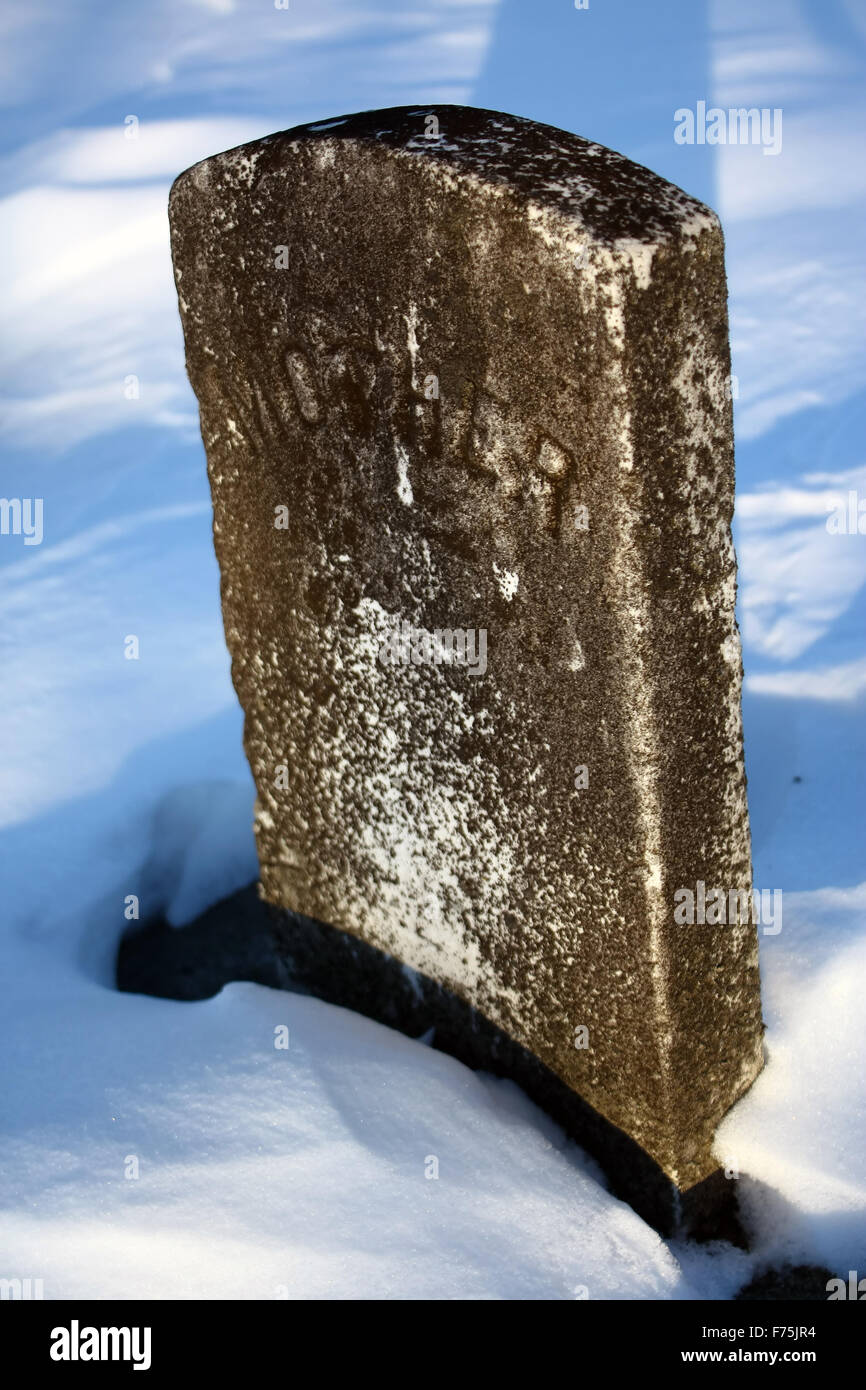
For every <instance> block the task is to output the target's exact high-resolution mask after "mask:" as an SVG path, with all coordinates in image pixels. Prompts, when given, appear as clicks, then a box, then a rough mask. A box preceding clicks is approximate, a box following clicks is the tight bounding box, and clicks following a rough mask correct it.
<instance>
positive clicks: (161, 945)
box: [117, 884, 747, 1248]
mask: <svg viewBox="0 0 866 1390" xmlns="http://www.w3.org/2000/svg"><path fill="white" fill-rule="evenodd" d="M234 980H251V981H253V982H255V983H257V984H263V985H268V986H269V987H271V988H273V989H295V990H297V989H300V990H304V991H308V992H309V993H311V994H313V995H315V996H317V997H318V998H320V999H324V1000H326V1001H327V1002H328V1003H331V1004H338V1005H341V1006H342V1007H344V1008H348V1009H352V1010H354V1011H355V1012H356V1013H361V1014H364V1015H365V1016H367V1017H368V1018H373V1019H375V1020H377V1021H378V1022H380V1023H384V1024H386V1025H387V1026H388V1027H391V1028H396V1029H398V1030H399V1031H400V1032H403V1033H406V1034H408V1035H409V1036H410V1037H416V1038H417V1037H419V1036H420V1035H422V1034H424V1033H430V1032H431V1030H432V1046H433V1047H435V1048H437V1049H438V1050H439V1051H441V1052H446V1053H448V1054H449V1055H451V1056H453V1057H456V1058H457V1059H458V1060H459V1061H461V1062H463V1063H465V1065H466V1066H469V1067H472V1068H473V1069H474V1070H480V1071H487V1072H491V1073H493V1074H494V1075H496V1076H502V1077H507V1078H509V1079H510V1080H512V1081H515V1082H516V1083H517V1084H518V1085H519V1086H520V1087H521V1088H522V1089H523V1090H524V1091H525V1092H526V1094H527V1095H528V1096H530V1098H531V1099H532V1100H533V1101H535V1103H536V1104H537V1105H539V1106H540V1107H541V1108H542V1109H543V1110H545V1111H546V1112H547V1113H548V1114H549V1115H551V1116H552V1117H553V1119H555V1120H556V1121H557V1123H559V1124H560V1125H561V1126H562V1128H563V1129H564V1130H565V1132H566V1133H567V1134H568V1135H569V1136H570V1137H571V1138H573V1139H574V1140H575V1141H576V1142H577V1143H579V1144H580V1145H581V1146H582V1147H583V1148H585V1149H586V1150H587V1152H589V1153H591V1154H592V1155H593V1157H594V1158H596V1159H597V1161H598V1162H599V1163H600V1165H601V1166H602V1168H603V1169H604V1171H605V1173H606V1174H607V1177H608V1181H609V1184H610V1187H611V1190H612V1191H613V1192H614V1193H615V1194H616V1195H617V1196H618V1197H621V1198H622V1199H623V1200H624V1201H626V1202H628V1203H629V1204H630V1205H631V1206H632V1207H633V1208H634V1209H635V1211H637V1212H638V1213H639V1215H640V1216H642V1217H643V1218H644V1220H646V1221H648V1222H649V1223H650V1224H651V1225H652V1226H654V1227H655V1229H656V1230H658V1231H659V1232H660V1233H661V1234H662V1235H664V1236H671V1235H684V1236H690V1237H691V1238H693V1239H696V1240H727V1241H729V1242H731V1243H732V1244H734V1245H738V1246H740V1247H743V1248H745V1246H746V1244H747V1241H746V1237H745V1235H744V1232H743V1229H742V1227H741V1225H740V1221H739V1217H738V1213H737V1201H736V1183H735V1182H731V1181H728V1180H726V1178H725V1177H724V1174H723V1173H722V1172H721V1171H718V1172H716V1173H715V1174H712V1175H711V1176H710V1177H709V1178H707V1179H706V1180H705V1181H704V1182H702V1183H699V1184H698V1185H697V1186H696V1187H693V1188H691V1189H690V1190H689V1191H686V1192H681V1191H679V1190H678V1189H677V1188H676V1186H675V1185H674V1184H673V1183H672V1182H671V1181H670V1179H669V1178H668V1177H667V1176H666V1174H665V1173H664V1172H663V1171H662V1169H661V1168H659V1166H658V1164H656V1163H655V1162H654V1161H653V1160H652V1159H651V1158H650V1157H649V1156H648V1155H647V1154H646V1153H644V1151H643V1150H642V1149H641V1148H640V1146H639V1145H638V1144H636V1143H635V1142H634V1140H633V1139H631V1138H629V1136H628V1135H626V1134H625V1133H624V1132H623V1131H622V1130H621V1129H618V1128H617V1127H616V1126H614V1125H611V1124H610V1123H609V1122H608V1121H607V1120H605V1119H604V1118H603V1117H602V1116H601V1115H599V1114H598V1112H597V1111H596V1110H594V1109H593V1108H592V1106H590V1105H588V1104H587V1103H586V1102H585V1101H583V1100H582V1099H581V1098H580V1096H578V1095H577V1094H576V1093H575V1092H574V1091H572V1090H571V1089H570V1088H569V1087H568V1086H566V1085H565V1084H564V1083H563V1082H562V1081H560V1080H559V1079H558V1077H556V1076H555V1075H554V1073H553V1072H552V1071H550V1069H549V1068H548V1067H546V1066H544V1065H543V1064H542V1063H541V1062H539V1060H538V1059H537V1058H536V1057H534V1056H533V1055H532V1054H531V1053H530V1052H527V1051H526V1049H525V1048H523V1047H520V1046H519V1044H517V1043H515V1042H514V1041H513V1040H512V1039H511V1038H509V1037H508V1036H507V1035H506V1034H505V1033H503V1032H502V1031H501V1029H499V1028H497V1027H495V1026H494V1025H493V1024H492V1023H490V1022H489V1021H488V1020H487V1019H486V1018H484V1017H483V1016H482V1015H481V1014H479V1013H478V1012H477V1011H476V1010H475V1009H472V1008H471V1007H470V1006H468V1005H467V1004H465V1003H463V1002H462V1001H461V1000H460V999H458V998H457V997H456V996H455V995H453V994H452V993H450V992H449V991H448V990H446V989H443V988H442V986H441V985H438V984H437V983H436V982H435V981H433V980H430V979H428V978H427V977H426V976H423V975H419V974H417V973H416V972H415V971H412V970H409V969H408V968H407V967H405V966H403V965H402V964H400V962H399V961H396V960H394V959H393V958H392V957H390V956H388V955H385V954H384V953H383V952H382V951H378V950H376V948H375V947H373V946H370V945H368V944H367V943H366V942H363V941H361V940H359V939H358V938H356V937H354V936H351V935H350V934H349V933H347V932H344V931H341V930H339V929H338V928H336V927H331V926H326V925H324V924H322V923H320V922H315V921H313V920H312V919H311V918H309V917H302V916H299V915H297V914H295V913H291V912H287V911H285V910H284V909H282V908H275V907H272V906H271V905H269V904H266V903H264V902H263V901H262V899H261V898H260V897H259V895H258V892H257V885H255V884H250V885H249V886H248V887H247V888H244V889H242V890H241V891H240V892H238V893H234V894H233V895H232V896H231V897H229V898H226V899H224V900H223V901H222V902H219V903H216V904H215V905H214V906H213V907H211V908H208V910H207V911H206V912H204V913H202V914H201V916H200V917H198V918H197V919H196V920H195V921H194V922H191V923H189V925H188V926H185V927H183V928H182V929H177V928H175V927H172V926H170V925H169V924H168V923H167V922H165V921H164V920H163V919H153V920H151V921H149V922H145V923H142V924H141V926H136V927H135V928H134V929H132V930H131V931H129V932H128V933H127V934H126V935H125V936H124V938H123V940H122V941H121V943H120V948H119V951H118V957H117V985H118V988H119V989H120V990H123V991H125V992H129V993H138V994H151V995H156V996H158V997H161V998H168V999H180V1000H197V999H207V998H212V997H213V995H215V994H217V993H218V992H219V990H220V989H222V987H223V986H224V985H226V984H229V983H230V982H232V981H234Z"/></svg>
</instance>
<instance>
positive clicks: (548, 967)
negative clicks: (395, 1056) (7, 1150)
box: [171, 106, 762, 1229]
mask: <svg viewBox="0 0 866 1390" xmlns="http://www.w3.org/2000/svg"><path fill="white" fill-rule="evenodd" d="M171 227H172V242H173V252H174V261H175V269H176V277H177V285H178V293H179V299H180V308H181V315H182V319H183V326H184V332H185V336H186V348H187V363H188V370H189V375H190V380H191V381H192V384H193V387H194V389H195V392H196V394H197V396H198V399H199V402H200V407H201V422H202V433H203V437H204V441H205V445H206V448H207V456H208V465H209V472H210V479H211V486H212V492H213V501H214V518H215V519H214V534H215V543H216V549H217V554H218V557H219V561H220V566H221V571H222V598H223V611H224V617H225V627H226V634H227V638H228V643H229V647H230V649H231V655H232V659H233V675H234V681H235V685H236V688H237V691H238V694H239V697H240V701H241V704H242V706H243V708H244V711H245V714H246V748H247V753H248V756H249V759H250V763H251V765H252V768H253V772H254V775H255V779H256V784H257V788H258V808H257V817H256V833H257V840H258V850H259V859H260V867H261V881H262V889H263V893H264V896H265V898H266V899H267V900H268V902H270V903H272V904H275V905H277V906H278V907H280V908H282V909H286V910H287V911H286V913H285V914H284V917H283V926H284V929H285V937H284V942H286V943H288V944H287V947H286V948H287V949H288V950H289V951H290V953H291V954H292V955H293V957H294V958H295V961H296V964H297V965H298V968H299V969H301V973H302V974H305V975H306V976H307V977H309V978H310V979H311V980H313V981H314V983H315V982H317V984H318V987H319V988H320V989H321V990H322V992H324V993H326V994H327V995H328V997H331V998H335V999H341V1000H344V1001H346V1002H349V1003H352V1004H355V1005H356V1006H358V1007H363V1008H366V1009H367V1010H368V1011H369V1012H371V1013H374V1014H376V1015H377V1016H379V1017H384V1018H389V1019H392V1020H393V1021H397V1022H400V1021H403V1022H404V1023H405V1022H406V1019H407V1018H408V1019H410V1021H411V1018H412V1017H414V1019H415V1021H416V1022H419V1021H420V1022H432V1023H435V1024H436V1025H437V1026H438V1027H439V1029H440V1032H441V1034H442V1035H443V1036H444V1037H445V1038H446V1043H445V1045H446V1046H450V1047H451V1048H452V1049H453V1050H455V1051H457V1052H458V1054H459V1055H464V1056H466V1057H467V1058H468V1059H470V1060H473V1059H474V1060H482V1061H483V1060H485V1058H487V1060H488V1061H489V1060H491V1059H492V1062H493V1064H495V1065H496V1066H497V1067H498V1068H499V1069H500V1070H512V1071H513V1072H514V1074H516V1075H518V1076H520V1077H521V1079H523V1080H524V1081H525V1082H526V1084H528V1086H529V1089H530V1090H532V1091H533V1093H534V1094H537V1095H538V1096H539V1097H540V1098H541V1099H542V1100H543V1101H544V1102H545V1103H547V1104H548V1105H549V1108H551V1109H552V1110H553V1111H554V1113H557V1114H558V1115H559V1116H560V1117H561V1118H563V1119H564V1121H565V1122H566V1123H568V1124H569V1126H570V1128H571V1129H572V1130H573V1131H574V1132H575V1133H577V1134H578V1136H579V1137H581V1138H583V1139H584V1141H585V1142H586V1143H587V1144H588V1146H589V1147H590V1148H591V1149H592V1150H593V1151H594V1152H596V1153H597V1154H598V1155H599V1156H600V1157H601V1158H602V1159H603V1160H604V1161H605V1162H606V1163H607V1165H608V1170H609V1172H611V1173H612V1174H613V1177H614V1181H615V1184H616V1187H617V1190H619V1191H621V1192H624V1193H625V1195H627V1196H629V1197H630V1198H631V1200H632V1201H633V1202H634V1203H635V1205H636V1206H637V1207H638V1208H639V1209H640V1210H642V1211H643V1212H644V1213H645V1214H646V1215H648V1216H649V1217H650V1219H652V1220H654V1221H656V1223H657V1224H658V1225H660V1226H661V1227H663V1228H665V1229H671V1228H672V1227H673V1226H674V1225H675V1224H676V1216H677V1212H678V1211H679V1212H681V1213H682V1212H683V1211H685V1212H686V1214H687V1218H688V1220H689V1221H690V1222H691V1223H692V1225H695V1224H700V1221H701V1219H702V1217H701V1214H700V1213H701V1209H702V1203H703V1205H704V1206H706V1204H707V1201H709V1203H710V1206H712V1204H713V1203H716V1202H718V1198H719V1184H718V1182H717V1180H716V1179H715V1178H713V1177H712V1175H713V1174H717V1172H718V1166H719V1165H718V1162H717V1160H716V1159H714V1158H713V1156H712V1152H711V1146H712V1137H713V1132H714V1130H715V1128H716V1125H717V1123H718V1121H719V1120H720V1119H721V1117H722V1116H723V1115H724V1114H725V1112H726V1111H727V1110H728V1108H729V1107H730V1106H731V1104H732V1103H733V1102H734V1101H735V1100H736V1099H737V1097H738V1096H739V1095H741V1093H742V1092H743V1091H744V1090H745V1089H746V1088H747V1087H748V1086H749V1085H750V1083H751V1082H752V1080H753V1079H754V1077H755V1075H756V1074H757V1072H758V1071H759V1069H760V1066H761V1031H762V1030H761V1018H760V1001H759V988H758V965H757V942H756V932H755V927H754V925H751V924H750V923H749V922H748V921H746V920H745V917H746V913H745V912H744V911H742V910H741V911H740V912H739V913H738V912H733V913H732V914H731V915H733V917H734V921H733V922H732V923H729V924H728V925H724V926H711V925H704V926H691V927H690V926H682V925H677V923H676V922H675V920H674V894H675V893H676V892H677V890H679V889H683V888H688V887H689V886H692V887H694V886H695V885H696V884H697V883H698V882H701V883H704V884H712V885H722V886H723V887H724V889H725V892H726V893H727V892H728V890H730V891H731V893H732V894H733V896H734V898H735V899H736V895H737V890H738V889H742V890H745V891H746V892H748V891H749V890H750V888H751V874H750V846H749V830H748V817H747V809H746V798H745V779H744V773H743V760H742V736H741V723H740V682H741V660H740V648H739V641H738V637H737V631H736V626H735V621H734V596H735V560H734V554H733V549H732V544H731V535H730V521H731V513H732V506H733V451H732V430H731V410H730V402H729V393H728V391H727V389H726V388H727V384H728V380H729V377H728V373H729V354H728V341H727V318H726V298H725V294H726V292H725V276H724V264H723V244H722V235H721V231H720V228H719V224H718V221H717V219H716V217H715V215H714V214H713V213H712V212H710V211H709V210H708V209H707V208H705V207H703V206H702V205H701V204H699V203H697V202H695V201H694V200H693V199H691V198H689V197H688V196H687V195H686V194H684V193H683V192H681V191H680V190H679V189H677V188H674V187H672V186H671V185H670V184H668V183H665V182H664V181H663V180H662V179H660V178H658V177H657V176H656V175H654V174H652V173H649V172H648V171H647V170H646V169H642V168H640V167H638V166H636V165H634V164H632V163H630V162H629V161H628V160H626V159H625V158H623V157H622V156H621V155H618V154H615V153H612V152H611V151H610V150H606V149H603V148H602V147H600V146H598V145H594V144H591V143H590V142H588V141H586V140H582V139H579V138H577V137H576V136H573V135H569V134H565V133H564V132H562V131H559V130H555V129H553V128H551V127H548V126H542V125H537V124H534V123H533V122H530V121H525V120H520V119H517V118H514V117H511V116H507V115H503V114H498V113H494V112H489V111H477V110H472V109H468V108H462V107H449V106H442V107H432V108H423V109H420V108H412V107H406V108H398V109H393V110H386V111H376V112H368V113H366V114H363V115H357V116H350V117H346V118H343V119H339V120H333V121H328V122H325V123H323V124H320V125H313V126H302V127H299V128H298V129H296V130H292V131H288V132H286V133H283V134H279V135H273V136H270V137H269V138H268V139H264V140H260V141H257V142H256V143H254V144H251V145H246V146H243V147H241V148H239V149H236V150H232V151H229V152H228V153H225V154H220V155H216V156H214V157H213V158H211V159H207V160H204V161H203V162H202V163H200V164H197V165H196V166H195V167H194V168H192V169H190V170H188V171H187V172H186V173H184V174H183V175H181V177H180V178H179V179H178V180H177V182H176V183H175V185H174V188H173V190H172V196H171ZM295 913H297V914H303V917H302V918H301V917H296V916H293V915H292V914H295ZM316 923H321V924H326V925H324V926H320V927H317V926H316ZM335 929H339V930H335ZM305 931H306V932H307V935H306V936H305V934H304V933H305ZM309 933H313V935H312V936H310V935H309ZM316 933H317V934H316ZM346 933H348V934H349V935H346ZM311 941H312V942H313V943H314V945H315V948H316V949H315V950H312V951H311V949H310V943H311ZM358 941H360V942H361V943H364V944H363V945H358V944H357V943H358ZM317 952H318V954H317ZM389 958H390V959H389ZM395 961H396V964H395ZM404 966H408V967H412V968H413V969H414V970H415V971H418V972H421V973H420V977H419V976H415V977H412V976H411V975H410V973H409V972H408V971H406V970H405V969H404V968H403V967H404ZM416 1002H417V1004H418V1008H417V1009H416V1010H415V1013H414V1014H413V1012H412V1010H413V1005H414V1004H415V1003H416ZM463 1025H465V1027H464V1026H463ZM473 1038H474V1040H475V1041H474V1043H473ZM438 1040H440V1033H437V1041H438ZM512 1064H513V1065H512ZM721 1186H722V1187H724V1183H723V1182H722V1183H721ZM728 1187H730V1184H728ZM683 1199H685V1204H683Z"/></svg>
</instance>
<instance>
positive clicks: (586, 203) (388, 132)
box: [172, 104, 719, 245]
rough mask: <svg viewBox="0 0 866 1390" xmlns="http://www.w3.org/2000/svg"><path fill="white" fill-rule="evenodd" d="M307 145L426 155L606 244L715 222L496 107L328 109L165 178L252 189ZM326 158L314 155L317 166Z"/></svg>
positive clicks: (635, 174) (666, 190)
mask: <svg viewBox="0 0 866 1390" xmlns="http://www.w3.org/2000/svg"><path fill="white" fill-rule="evenodd" d="M311 142H312V143H314V144H317V145H320V146H322V147H323V148H324V147H328V146H330V148H331V150H334V142H340V143H341V144H342V143H344V142H352V143H355V144H357V145H359V146H363V147H366V148H368V149H371V148H374V149H378V150H381V152H382V153H383V154H385V155H386V156H387V155H390V156H392V157H396V158H409V159H412V160H416V159H420V160H424V161H428V162H429V163H430V164H432V165H433V166H434V167H436V168H438V169H441V170H442V172H443V173H445V174H447V175H449V176H451V177H457V178H458V179H466V180H469V181H474V182H478V183H480V184H484V185H488V186H490V185H493V186H500V187H501V188H502V189H503V191H508V193H510V195H511V196H512V197H516V198H518V199H520V200H523V201H525V202H527V203H530V204H535V205H536V206H537V207H540V208H543V209H547V210H550V211H552V212H553V213H555V214H559V215H560V216H562V217H565V218H567V219H568V220H569V221H572V222H577V223H579V224H580V225H581V226H582V227H583V228H584V229H585V230H586V232H587V233H588V234H589V235H590V236H592V237H593V238H594V239H595V240H596V241H600V242H603V243H605V244H608V245H613V244H614V243H616V242H620V241H623V240H630V241H637V242H640V243H642V244H645V245H657V244H658V243H659V242H665V241H669V240H671V239H678V238H680V237H683V236H688V237H693V236H696V235H697V234H698V233H700V232H701V231H703V230H705V229H707V228H712V229H718V226H719V223H718V218H717V217H716V215H715V213H714V212H712V211H711V209H710V208H708V207H706V206H705V205H704V204H703V203H701V202H699V201H698V200H697V199H696V198H692V197H691V196H690V195H689V194H688V193H685V192H683V190H682V189H681V188H677V187H676V185H675V184H672V183H668V182H667V180H666V179H663V178H661V177H660V176H659V175H658V174H654V173H652V171H651V170H649V169H645V168H644V167H643V166H642V165H640V164H635V163H634V162H633V161H632V160H630V159H627V158H626V157H625V155H622V154H618V153H617V152H616V151H615V150H609V149H607V148H606V147H605V146H604V145H598V144H595V143H594V142H593V141H591V140H585V139H583V138H582V137H581V136H579V135H572V134H571V133H570V132H569V131H565V130H559V129H558V128H557V127H556V126H550V125H544V124H541V123H540V122H538V121H530V120H526V119H525V118H524V117H522V116H510V115H507V114H506V113H504V112H502V111H486V110H482V109H479V108H477V107H472V106H450V105H438V104H434V105H416V106H392V107H387V108H384V109H382V110H378V111H362V112H359V113H357V114H355V115H349V116H336V117H334V118H332V119H329V120H323V121H315V122H312V123H310V124H307V125H301V126H295V127H294V128H293V129H291V130H286V131H280V132H278V133H277V134H274V135H268V136H265V137H264V138H263V139H261V140H255V141H252V142H251V143H249V144H246V145H239V146H237V147H236V148H235V149H232V150H227V151H225V152H224V153H222V154H217V155H213V156H211V157H210V158H209V159H206V160H202V161H201V162H200V163H199V164H196V165H193V167H192V168H191V169H187V170H186V171H185V173H183V174H181V175H180V176H179V178H178V179H176V180H175V184H174V186H173V188H172V198H174V197H175V195H176V193H177V192H178V191H180V190H181V189H182V188H183V187H185V185H186V182H187V180H190V179H191V180H192V181H193V182H194V183H195V184H196V185H197V186H198V187H201V186H202V184H211V183H212V181H213V180H214V178H215V177H216V178H217V181H218V182H222V181H223V180H225V181H226V182H228V183H229V184H232V183H236V182H243V183H246V184H247V185H248V186H249V187H250V188H251V189H252V188H254V187H255V185H256V184H257V183H258V182H259V181H260V179H262V178H263V177H264V176H266V175H274V174H275V173H277V172H278V171H279V168H280V167H281V165H284V164H285V162H286V161H287V160H288V159H290V158H291V155H292V154H293V153H297V152H298V151H299V150H300V149H301V147H303V146H309V145H310V143H311ZM334 153H336V151H335V150H334ZM330 164H331V160H330V159H328V158H326V159H324V160H323V161H322V167H323V169H326V168H328V167H330ZM443 166H444V167H443Z"/></svg>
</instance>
